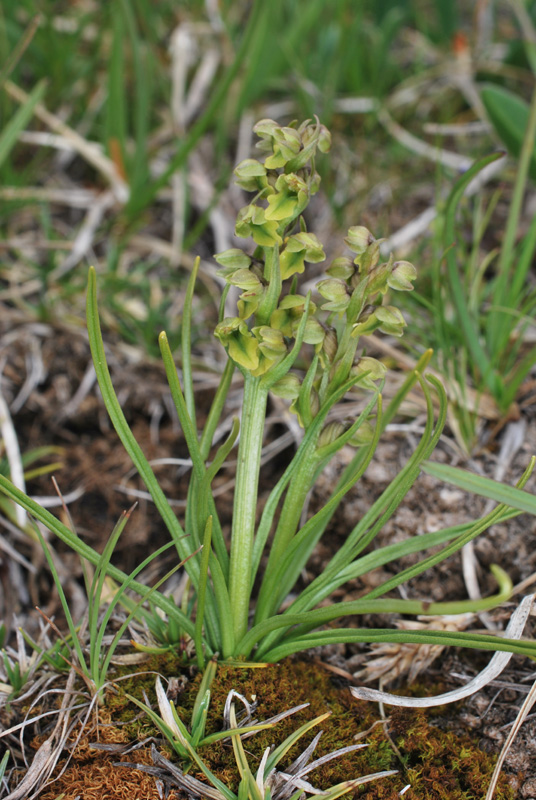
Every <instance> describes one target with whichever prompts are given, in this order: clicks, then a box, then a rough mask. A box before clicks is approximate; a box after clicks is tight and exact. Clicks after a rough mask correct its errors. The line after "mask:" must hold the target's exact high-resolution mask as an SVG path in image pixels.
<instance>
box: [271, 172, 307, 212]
mask: <svg viewBox="0 0 536 800" xmlns="http://www.w3.org/2000/svg"><path fill="white" fill-rule="evenodd" d="M275 190H276V191H275V193H274V194H272V195H270V197H269V198H268V208H267V209H266V212H265V216H266V219H268V220H278V221H281V220H288V219H292V218H293V217H296V216H297V215H298V214H299V213H300V212H301V211H303V209H304V208H305V206H306V205H307V201H308V200H309V190H308V188H307V184H306V183H305V181H304V180H303V179H302V178H300V177H299V176H298V175H295V174H294V173H290V175H280V176H279V178H278V179H277V180H276V182H275Z"/></svg>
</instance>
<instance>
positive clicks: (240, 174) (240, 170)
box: [234, 158, 268, 192]
mask: <svg viewBox="0 0 536 800" xmlns="http://www.w3.org/2000/svg"><path fill="white" fill-rule="evenodd" d="M234 174H235V175H236V180H235V183H236V184H237V185H238V186H240V187H241V188H242V189H245V190H246V192H259V191H261V190H262V189H265V188H266V186H267V185H268V181H267V179H266V167H265V166H264V164H261V162H260V161H256V160H255V159H254V158H246V159H245V160H244V161H241V162H240V164H238V166H237V167H235V169H234Z"/></svg>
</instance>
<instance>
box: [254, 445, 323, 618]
mask: <svg viewBox="0 0 536 800" xmlns="http://www.w3.org/2000/svg"><path fill="white" fill-rule="evenodd" d="M317 464H318V462H317V460H316V459H315V458H314V457H313V458H309V459H304V460H303V462H302V464H301V467H300V469H299V470H298V471H297V472H296V474H295V475H294V477H293V479H292V481H291V482H290V484H289V487H288V490H287V495H286V497H285V502H284V504H283V508H282V509H281V516H280V518H279V522H278V525H277V529H276V532H275V535H274V540H273V543H272V546H271V548H270V557H269V559H268V564H267V565H266V570H265V573H264V576H265V577H264V581H263V584H262V587H261V591H260V593H259V597H258V600H257V603H256V605H257V609H256V615H255V622H256V623H258V622H260V621H262V620H263V619H266V617H269V616H270V614H273V613H275V612H276V611H277V608H276V607H274V604H277V603H278V601H279V589H280V585H277V586H274V583H273V577H274V574H276V573H277V572H278V570H277V567H278V566H279V565H280V563H281V559H282V558H283V557H284V555H285V551H286V550H287V548H288V546H289V544H290V542H291V540H292V538H293V536H294V534H295V533H296V531H297V529H298V525H299V523H300V517H301V515H302V511H303V508H304V504H305V498H306V497H307V492H308V491H309V490H310V488H311V485H312V483H313V479H314V474H315V469H316V466H317Z"/></svg>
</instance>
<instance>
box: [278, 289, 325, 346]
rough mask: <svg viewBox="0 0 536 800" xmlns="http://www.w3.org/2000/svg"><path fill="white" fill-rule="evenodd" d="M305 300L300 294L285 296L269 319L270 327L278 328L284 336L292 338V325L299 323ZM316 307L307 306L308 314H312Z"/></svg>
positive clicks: (312, 304)
mask: <svg viewBox="0 0 536 800" xmlns="http://www.w3.org/2000/svg"><path fill="white" fill-rule="evenodd" d="M305 302H306V298H305V297H303V296H302V295H301V294H287V295H286V296H285V297H283V298H282V299H281V300H280V302H279V305H278V307H277V308H276V310H275V311H274V312H273V313H272V316H271V317H270V325H271V326H272V327H273V328H278V330H280V331H281V332H282V333H283V334H284V335H285V336H289V337H290V336H293V330H294V324H295V323H296V322H298V324H299V322H300V320H301V318H302V316H303V312H304V309H305ZM315 311H316V306H315V304H314V303H310V304H309V313H310V314H314V312H315Z"/></svg>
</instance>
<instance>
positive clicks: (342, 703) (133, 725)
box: [42, 658, 516, 800]
mask: <svg viewBox="0 0 536 800" xmlns="http://www.w3.org/2000/svg"><path fill="white" fill-rule="evenodd" d="M144 666H146V668H147V670H148V671H147V672H146V673H144V674H143V675H141V674H140V676H139V677H132V678H128V679H127V680H118V682H117V684H116V687H117V689H116V691H117V694H111V693H110V694H109V695H108V696H107V709H108V711H109V712H110V713H111V714H112V715H113V719H114V720H115V721H116V722H117V723H119V725H120V730H121V732H122V738H123V737H124V736H125V735H126V737H127V738H131V739H132V738H139V739H143V738H145V737H147V736H156V737H159V736H160V734H159V732H157V731H156V730H155V729H154V728H153V727H152V726H151V725H150V724H149V722H148V721H147V720H145V719H143V718H140V715H139V709H138V708H137V707H136V708H135V707H133V705H132V704H129V703H128V700H127V698H126V697H125V693H126V692H128V693H129V694H134V695H136V696H138V697H140V699H143V693H144V692H145V694H146V696H147V697H148V699H149V701H150V702H151V703H152V704H155V703H156V698H155V695H154V680H155V674H154V672H155V671H156V672H159V673H160V674H163V675H164V676H165V677H167V678H168V679H169V678H174V679H176V678H178V677H181V676H184V667H183V666H182V665H181V664H180V663H179V662H178V661H177V660H174V659H173V658H168V659H167V660H165V661H154V662H150V663H148V664H147V665H144ZM200 680H201V676H200V675H196V676H195V677H193V679H191V680H189V681H188V682H187V683H186V685H185V686H184V688H182V685H183V682H184V681H183V679H181V680H179V681H175V689H176V691H177V696H176V700H175V702H176V707H177V711H178V713H179V715H180V717H181V718H182V719H183V720H184V721H185V722H186V723H188V722H189V719H190V716H191V711H192V708H193V705H194V702H195V696H196V692H197V689H198V687H199V683H200ZM231 689H234V690H235V691H237V692H240V694H242V695H244V696H245V697H246V698H247V699H248V700H249V701H251V700H252V698H253V697H255V698H256V700H257V703H258V705H257V709H256V712H255V718H256V720H258V721H259V722H261V721H263V720H265V719H267V718H269V717H272V716H274V715H276V714H278V713H280V712H282V711H285V710H287V709H289V708H291V707H293V706H296V705H300V704H302V703H309V704H310V705H309V706H308V707H307V708H306V709H303V710H302V711H300V712H298V713H297V714H295V715H293V716H291V717H289V718H286V719H284V720H282V721H281V722H279V723H278V724H277V725H276V726H275V727H274V728H272V729H270V730H267V731H262V732H260V733H258V734H256V735H255V736H252V737H251V738H248V739H246V740H245V741H244V747H245V749H246V752H247V754H248V759H249V763H250V766H251V768H252V770H253V771H254V772H255V770H256V768H257V765H258V763H259V761H260V758H261V756H262V753H263V752H264V750H265V749H266V747H269V746H270V745H278V744H279V743H281V742H282V741H283V739H284V738H285V737H286V736H288V735H289V734H290V733H291V732H293V731H295V730H296V729H297V728H298V727H299V726H300V725H302V724H303V723H304V722H306V721H307V720H309V719H312V718H313V717H316V716H319V715H320V714H323V713H325V712H326V711H330V712H331V716H330V717H329V718H328V719H327V720H325V721H324V722H323V723H322V724H321V725H320V726H319V728H317V729H313V730H312V731H310V732H309V734H308V735H306V736H304V737H303V738H302V739H301V740H300V741H299V743H298V744H297V745H296V746H295V747H294V748H293V749H292V750H291V751H289V753H288V754H287V756H286V759H285V761H284V763H283V764H282V765H281V767H282V768H283V769H284V767H285V766H287V765H288V764H290V763H291V762H292V760H293V759H294V758H296V756H297V755H298V754H299V753H300V752H302V751H303V750H304V749H305V747H306V746H307V744H309V742H310V741H311V739H312V738H313V736H314V735H315V734H316V733H317V732H318V729H321V730H323V735H322V737H321V739H320V742H319V744H318V747H317V749H316V751H315V754H314V756H313V758H318V757H320V756H322V755H324V754H327V753H329V752H331V751H333V750H337V749H339V748H341V747H345V746H347V745H349V744H355V743H356V741H357V742H358V743H365V744H367V745H368V747H366V748H363V749H362V750H358V751H355V752H352V753H349V754H347V755H345V756H343V757H341V758H338V759H335V760H333V761H331V762H328V763H327V764H324V765H323V766H320V767H319V768H317V769H316V770H314V771H313V772H311V773H309V775H308V776H307V779H308V780H309V781H310V782H311V783H312V784H313V785H314V786H316V787H317V788H319V789H324V790H325V789H328V788H329V787H331V786H333V785H334V784H336V783H340V782H342V781H345V780H348V779H350V778H353V777H356V778H357V777H360V776H364V775H368V774H370V773H373V772H379V771H382V770H392V769H396V770H398V774H397V775H395V776H393V777H390V778H384V779H380V780H377V781H374V782H371V783H368V784H366V785H364V786H362V787H360V788H359V789H358V790H356V793H355V797H366V798H367V800H398V798H399V797H400V794H399V793H400V792H401V791H402V790H403V789H404V787H406V786H407V785H408V784H409V785H410V788H409V789H407V790H406V792H404V795H403V796H404V797H405V799H406V800H481V798H483V797H485V794H486V790H487V787H488V785H489V781H490V779H491V774H492V772H493V768H494V763H495V759H494V758H493V757H492V756H490V755H489V754H487V753H484V752H483V751H481V750H480V749H479V748H478V746H477V745H476V743H473V742H471V740H470V739H469V737H460V736H458V735H456V734H454V733H451V732H449V731H443V730H441V729H440V728H438V727H435V726H434V725H433V716H434V715H433V714H431V713H430V712H429V711H428V712H425V711H422V710H410V709H403V708H393V709H391V710H390V712H389V718H388V721H386V722H385V721H382V720H380V719H379V717H378V715H377V706H376V705H374V704H372V703H366V702H361V701H356V700H355V699H354V698H353V697H352V696H351V694H350V692H349V690H348V688H346V687H344V686H341V684H340V681H339V680H338V679H335V678H334V677H333V676H332V675H331V674H330V673H329V672H327V671H326V670H324V669H323V668H322V667H321V666H319V665H317V664H315V663H311V662H306V661H298V660H286V661H284V662H283V663H281V664H278V665H277V664H273V665H268V666H267V667H262V668H236V667H228V666H226V665H225V664H221V665H220V666H219V667H218V670H217V673H216V677H215V679H214V682H213V684H212V687H211V704H210V709H209V713H208V717H207V733H212V732H215V731H218V730H221V728H222V719H223V708H224V704H225V699H226V697H227V694H228V693H229V691H231ZM238 705H239V704H238ZM153 707H155V706H154V705H153ZM107 735H109V734H107ZM393 744H394V745H395V747H393ZM397 750H398V753H397ZM167 754H168V756H169V750H168V751H167ZM199 754H200V756H201V757H202V758H203V759H204V761H205V762H206V764H207V766H208V767H209V769H211V770H212V771H213V772H214V773H215V774H216V776H217V777H218V778H219V779H220V780H222V781H223V782H224V783H225V784H226V785H227V786H229V787H230V788H232V789H233V790H234V791H236V790H237V788H238V781H239V777H238V770H237V768H236V763H235V760H234V756H233V749H232V747H231V746H230V744H229V742H227V743H222V742H218V743H216V744H213V745H210V746H206V747H203V748H201V749H200V751H199ZM119 760H126V759H124V757H122V756H115V757H114V758H111V757H110V754H106V753H103V752H102V751H98V750H87V749H86V751H85V753H84V759H83V763H84V765H85V768H86V774H87V775H88V776H89V775H90V770H96V772H95V774H96V775H98V776H99V780H101V781H102V780H104V778H103V777H102V776H103V774H105V773H106V772H107V771H110V773H113V775H112V774H110V779H109V780H108V779H106V780H107V785H113V786H114V792H116V793H112V794H109V795H108V794H107V795H106V796H107V797H109V798H110V800H113V798H124V797H126V796H127V794H125V791H128V789H127V787H126V786H124V789H123V790H122V789H121V785H120V784H121V773H122V772H124V771H125V770H121V771H117V767H114V766H113V765H112V762H113V761H116V762H117V761H119ZM129 760H138V761H140V760H141V758H136V757H134V758H131V757H129ZM143 760H145V757H144V759H143ZM146 763H147V762H146ZM73 768H76V769H78V773H77V774H78V775H80V762H79V761H78V762H76V763H75V764H74V765H73V767H72V768H71V767H69V768H68V769H67V771H66V773H65V775H64V776H63V778H62V779H61V786H60V785H59V783H56V784H54V785H53V786H52V787H51V789H53V791H52V793H45V794H43V795H42V800H52V798H56V797H57V796H58V793H60V792H64V793H65V794H64V800H70V798H74V797H75V796H76V795H77V793H78V794H80V784H79V782H77V783H76V785H77V786H78V789H77V792H76V793H74V794H72V792H71V789H70V787H69V779H70V778H69V772H70V770H71V769H73ZM136 774H137V773H136ZM191 774H192V775H194V776H195V777H197V778H198V779H199V780H203V776H202V774H201V773H199V772H197V771H195V770H192V771H191ZM73 777H74V776H73ZM128 777H129V780H130V781H132V777H133V772H132V771H129V773H128ZM147 779H148V776H147V775H145V776H144V780H147ZM101 785H102V784H101ZM130 785H132V784H130ZM121 792H123V793H121ZM82 796H84V797H93V796H94V795H93V794H91V790H90V787H89V786H87V787H86V788H85V790H84V793H83V795H82ZM128 796H132V795H131V794H130V795H128ZM144 796H145V795H144ZM149 796H152V795H147V797H149ZM515 796H516V793H515V791H514V789H513V788H512V787H511V786H510V785H509V783H508V781H507V779H506V778H502V779H501V780H500V782H499V786H498V788H497V790H496V793H495V800H514V798H515Z"/></svg>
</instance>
